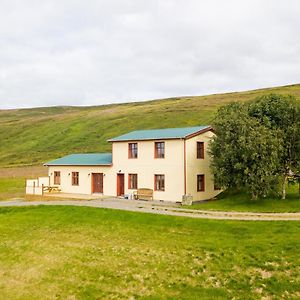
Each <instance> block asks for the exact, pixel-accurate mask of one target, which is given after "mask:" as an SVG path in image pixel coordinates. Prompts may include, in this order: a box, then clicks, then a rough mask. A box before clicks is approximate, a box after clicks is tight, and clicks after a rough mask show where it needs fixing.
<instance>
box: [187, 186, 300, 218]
mask: <svg viewBox="0 0 300 300" xmlns="http://www.w3.org/2000/svg"><path fill="white" fill-rule="evenodd" d="M280 198H281V197H280V196H279V195H272V196H269V197H267V198H262V199H258V200H255V201H253V200H252V199H251V197H250V195H249V194H247V193H245V192H244V191H236V190H232V189H231V190H228V191H225V192H223V193H221V194H220V195H218V196H217V197H216V199H213V200H208V201H203V202H198V203H194V204H193V205H191V206H186V207H185V208H191V209H200V210H216V211H241V212H272V213H283V212H300V199H299V194H298V186H297V185H296V184H295V185H290V186H288V188H287V196H286V199H285V200H282V199H280Z"/></svg>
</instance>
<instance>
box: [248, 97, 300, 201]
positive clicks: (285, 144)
mask: <svg viewBox="0 0 300 300" xmlns="http://www.w3.org/2000/svg"><path fill="white" fill-rule="evenodd" d="M248 114H249V116H250V117H252V118H255V119H257V120H258V121H259V123H260V124H262V125H264V126H265V127H267V128H269V129H271V130H277V131H280V135H281V137H282V145H281V149H282V151H281V154H280V168H279V170H278V172H279V173H280V174H281V177H282V191H281V194H282V199H285V197H286V183H287V179H288V177H289V176H291V174H296V173H298V171H297V169H299V161H300V146H299V145H300V106H299V103H297V101H296V99H295V98H294V97H293V96H289V95H288V96H285V95H277V94H270V95H265V96H262V97H259V98H256V99H255V100H254V101H253V102H250V103H249V104H248Z"/></svg>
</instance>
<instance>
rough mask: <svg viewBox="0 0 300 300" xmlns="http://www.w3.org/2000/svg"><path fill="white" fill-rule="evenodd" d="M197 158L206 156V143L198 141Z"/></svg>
mask: <svg viewBox="0 0 300 300" xmlns="http://www.w3.org/2000/svg"><path fill="white" fill-rule="evenodd" d="M197 158H204V143H203V142H197Z"/></svg>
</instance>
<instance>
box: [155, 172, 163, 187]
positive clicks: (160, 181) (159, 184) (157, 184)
mask: <svg viewBox="0 0 300 300" xmlns="http://www.w3.org/2000/svg"><path fill="white" fill-rule="evenodd" d="M154 190H155V191H164V190H165V175H161V174H159V175H154Z"/></svg>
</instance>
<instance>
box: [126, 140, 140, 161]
mask: <svg viewBox="0 0 300 300" xmlns="http://www.w3.org/2000/svg"><path fill="white" fill-rule="evenodd" d="M137 157H138V144H137V143H129V144H128V158H137Z"/></svg>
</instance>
